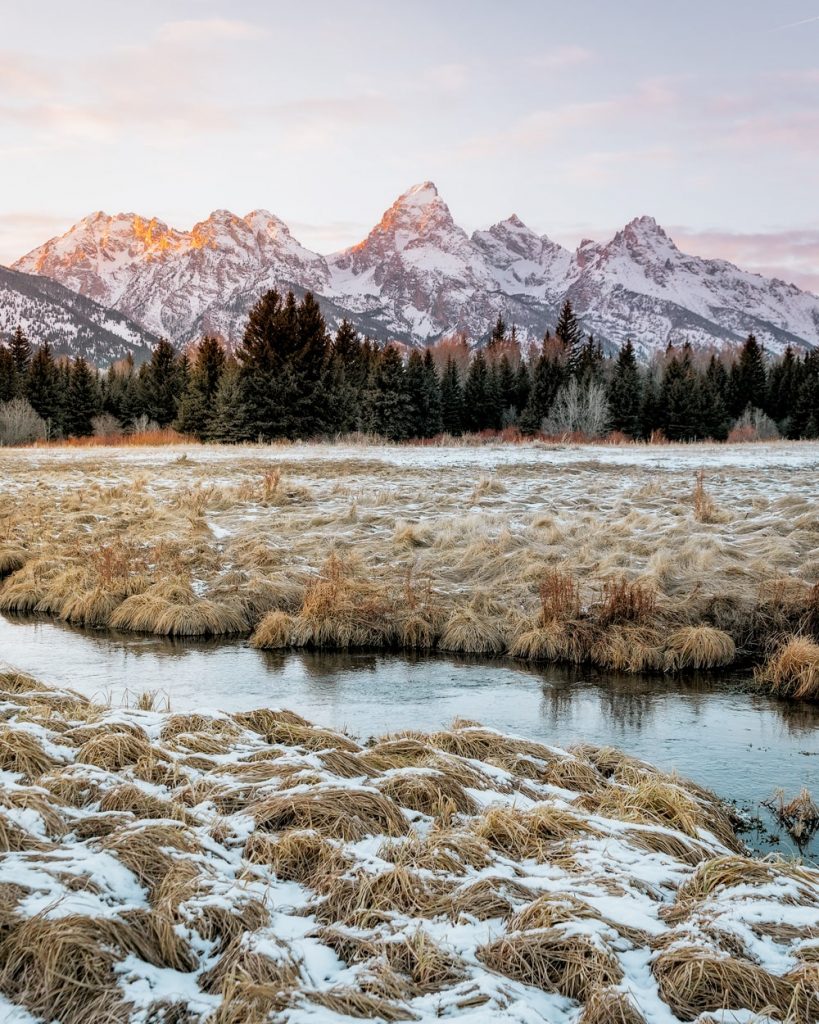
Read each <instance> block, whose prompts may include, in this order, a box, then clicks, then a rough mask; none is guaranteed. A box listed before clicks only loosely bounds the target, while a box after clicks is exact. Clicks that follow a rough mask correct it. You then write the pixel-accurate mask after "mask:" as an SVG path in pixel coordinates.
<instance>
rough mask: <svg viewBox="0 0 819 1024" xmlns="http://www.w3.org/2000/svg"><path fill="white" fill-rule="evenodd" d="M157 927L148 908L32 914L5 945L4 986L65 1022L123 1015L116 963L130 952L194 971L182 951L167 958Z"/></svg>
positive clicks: (1, 955) (0, 952) (1, 952)
mask: <svg viewBox="0 0 819 1024" xmlns="http://www.w3.org/2000/svg"><path fill="white" fill-rule="evenodd" d="M159 945H160V944H159V942H158V937H157V933H156V928H155V925H154V922H153V920H152V919H151V917H150V915H147V914H145V913H144V911H135V912H131V913H130V915H129V916H128V918H127V919H126V918H125V917H123V918H122V919H117V918H110V919H109V918H92V917H84V916H81V915H79V914H70V915H66V916H64V917H58V918H53V919H52V918H48V917H45V916H43V915H37V916H35V917H31V918H28V919H27V920H25V921H22V922H21V923H20V924H19V925H18V926H17V927H16V928H14V929H13V930H12V931H11V933H10V934H9V935H8V937H7V938H6V939H5V940H4V941H3V942H2V945H0V964H2V969H0V990H2V991H3V992H4V993H5V994H6V995H8V996H10V997H11V998H12V999H13V1000H14V1001H15V1002H17V1003H21V1004H22V1005H23V1006H25V1007H27V1008H28V1009H29V1010H30V1011H31V1012H32V1013H33V1014H35V1015H36V1016H38V1017H42V1018H43V1019H45V1020H59V1021H60V1024H87V1022H88V1021H108V1020H110V1021H115V1020H116V1021H119V1020H123V1018H124V1013H123V1009H124V1008H123V1004H122V993H121V990H120V989H119V988H118V987H117V977H116V974H115V966H116V964H117V963H118V962H119V961H121V960H122V959H123V958H124V957H125V956H127V955H128V953H135V954H136V955H137V956H139V957H141V958H142V959H144V960H147V961H148V962H149V963H153V964H156V965H157V966H171V967H174V968H177V969H178V968H182V969H186V970H191V969H192V967H193V964H192V962H191V961H188V962H187V963H185V961H184V958H183V957H181V956H180V953H179V950H180V945H179V940H178V938H177V940H176V944H175V945H176V950H175V951H174V955H173V957H172V960H163V959H162V957H161V954H160V950H159Z"/></svg>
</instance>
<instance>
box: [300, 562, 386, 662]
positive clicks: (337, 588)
mask: <svg viewBox="0 0 819 1024" xmlns="http://www.w3.org/2000/svg"><path fill="white" fill-rule="evenodd" d="M392 612H393V603H392V602H391V601H390V600H389V598H388V597H387V595H386V594H385V593H384V592H383V591H382V590H381V589H380V588H379V587H377V586H376V585H375V584H374V583H373V582H372V581H371V580H370V579H367V578H365V577H362V576H361V575H357V574H356V573H355V572H354V571H353V567H352V566H351V565H350V564H349V563H348V562H344V561H342V560H341V559H340V558H338V557H337V556H336V555H331V556H330V558H328V559H327V561H326V562H325V564H324V566H323V568H322V571H321V574H320V575H319V576H318V577H317V578H316V579H315V580H314V581H313V582H312V584H311V585H310V586H309V587H308V588H307V592H306V593H305V595H304V601H303V602H302V606H301V608H300V609H299V613H298V615H296V616H295V617H294V622H293V632H292V642H293V644H295V645H296V646H298V647H339V648H342V649H344V648H348V647H383V646H386V645H388V644H389V643H390V641H391V640H392V637H393V627H392Z"/></svg>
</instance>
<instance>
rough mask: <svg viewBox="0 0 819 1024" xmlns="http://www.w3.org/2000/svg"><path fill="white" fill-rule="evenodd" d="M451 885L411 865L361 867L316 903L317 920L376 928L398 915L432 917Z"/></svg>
mask: <svg viewBox="0 0 819 1024" xmlns="http://www.w3.org/2000/svg"><path fill="white" fill-rule="evenodd" d="M448 891H449V886H448V885H447V884H446V883H444V882H443V881H442V880H441V879H433V878H425V877H424V876H423V875H421V874H417V873H416V872H414V871H411V870H410V869H409V868H405V867H400V866H393V867H390V868H388V869H387V870H385V871H381V872H379V873H378V874H370V873H369V872H367V871H364V870H359V871H357V872H356V873H355V875H353V876H352V877H347V878H343V879H338V880H337V881H336V884H335V885H334V886H333V887H332V888H331V889H330V891H329V893H328V895H327V896H326V897H325V898H324V900H323V901H322V902H321V903H320V904H319V905H318V906H317V907H316V909H315V914H316V918H317V920H319V921H321V922H323V923H325V924H337V923H338V924H344V925H349V926H350V927H356V928H375V927H377V926H378V925H379V924H383V923H384V922H385V921H390V920H392V919H393V918H394V917H395V916H396V915H407V914H409V915H412V916H413V917H429V916H432V915H433V914H435V913H440V912H441V909H442V906H443V900H444V898H445V896H446V894H447V893H448Z"/></svg>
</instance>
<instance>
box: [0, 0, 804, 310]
mask: <svg viewBox="0 0 819 1024" xmlns="http://www.w3.org/2000/svg"><path fill="white" fill-rule="evenodd" d="M4 8H5V9H4V11H3V34H2V38H0V129H2V131H1V132H0V168H2V185H3V188H2V189H0V262H11V261H12V260H14V259H15V258H16V257H18V256H19V255H22V254H23V253H24V252H26V251H27V250H29V249H30V248H32V247H33V246H35V245H37V244H38V243H40V242H41V241H44V240H45V239H46V238H48V237H50V236H51V235H53V234H55V233H59V232H61V231H64V230H65V229H66V228H67V227H69V226H70V225H71V224H72V223H74V222H75V221H76V220H78V219H79V218H80V217H82V216H84V215H85V214H87V213H89V212H91V211H93V210H97V209H103V210H106V211H107V212H110V213H115V212H119V211H134V212H138V213H141V214H143V215H147V216H151V215H156V216H158V217H160V218H162V219H163V220H166V221H167V222H169V223H171V224H174V225H175V226H178V227H180V228H186V227H190V226H191V225H192V224H193V223H194V222H195V221H197V220H200V219H202V218H204V217H206V216H207V215H208V213H209V212H210V211H211V210H213V209H215V208H219V207H227V208H229V209H232V210H234V211H235V212H237V213H240V214H242V213H245V212H247V211H248V210H251V209H254V208H259V207H263V208H267V209H270V210H272V211H273V212H274V213H276V214H278V215H279V216H281V217H282V218H283V219H284V220H286V221H287V222H288V223H289V224H290V225H291V227H292V228H293V231H294V233H295V234H296V235H297V236H298V237H299V238H300V239H301V241H302V242H303V243H304V244H305V245H308V246H310V247H312V248H314V249H317V250H319V251H324V252H327V251H331V250H334V249H337V248H341V247H343V246H345V245H349V244H351V243H353V242H355V241H357V240H359V239H360V237H361V236H362V235H363V234H364V233H365V232H366V231H367V230H369V228H370V227H371V226H372V225H373V224H374V223H375V222H376V221H377V219H378V218H379V216H380V214H381V212H382V211H383V210H384V209H385V208H386V207H387V206H388V205H389V204H390V203H391V202H392V201H393V199H394V198H395V197H396V195H398V193H400V192H401V191H403V190H404V189H405V188H406V187H407V186H409V185H410V184H412V183H413V182H416V181H423V180H426V179H432V180H434V181H435V182H436V183H437V184H438V187H439V189H440V191H441V194H442V195H443V197H444V198H445V199H446V201H447V202H448V203H449V205H450V207H451V209H452V212H453V215H454V216H455V219H456V220H457V221H458V223H460V224H462V225H463V226H464V227H465V228H466V229H467V230H472V229H474V228H476V227H482V226H486V225H488V224H491V223H493V222H494V221H497V220H499V219H501V218H502V217H505V216H508V215H509V214H510V213H512V212H516V213H518V214H519V215H520V216H521V218H522V219H523V220H524V221H525V222H526V223H528V224H529V225H530V226H531V227H532V228H534V229H535V230H538V231H540V232H545V233H548V234H550V235H551V236H553V237H555V238H556V239H558V240H560V241H563V242H564V243H575V242H576V241H577V240H579V238H580V237H582V236H586V237H592V238H600V239H603V238H606V237H609V236H610V235H611V234H612V233H613V231H614V230H616V229H617V228H618V227H619V226H621V225H622V224H624V223H625V222H626V221H628V220H630V219H631V218H632V217H634V216H637V215H639V214H643V213H648V214H651V215H653V216H654V217H656V218H657V220H658V221H659V222H660V223H661V224H663V225H664V226H665V227H666V229H667V230H668V231H669V233H670V234H671V235H672V237H673V238H675V239H676V240H677V242H678V244H679V245H680V246H681V248H683V249H685V250H687V251H690V252H695V253H698V254H701V255H704V256H721V257H724V258H726V259H730V260H732V261H734V262H737V263H739V264H740V265H743V266H746V267H748V268H749V269H753V270H759V271H760V272H763V273H766V274H775V275H777V276H780V277H783V278H785V279H787V280H792V281H794V282H796V283H797V284H799V285H801V286H803V287H808V288H811V289H813V290H814V291H819V206H818V205H817V195H816V193H817V173H816V168H817V167H818V166H819V59H818V58H817V54H819V3H817V0H784V2H780V3H779V4H776V5H772V4H770V3H768V2H763V0H744V2H739V0H722V2H720V3H718V4H715V3H713V2H711V0H709V2H707V3H706V2H704V0H690V2H689V3H686V4H684V5H658V4H656V3H655V2H649V0H630V2H629V3H628V4H626V5H621V4H611V3H609V2H607V0H605V2H604V0H578V2H577V3H575V4H571V5H568V4H565V3H553V2H547V0H540V2H536V0H510V2H509V3H507V4H505V5H499V4H497V3H494V2H492V3H490V2H488V0H487V2H478V0H437V2H431V0H414V2H413V4H412V5H397V4H383V3H378V2H375V0H350V2H348V3H345V4H338V3H331V2H329V0H303V2H302V3H300V4H298V5H290V4H288V5H285V4H283V3H278V2H264V0H234V2H232V3H230V4H228V3H224V2H218V0H145V2H143V3H142V4H138V5H125V4H120V3H109V2H103V0H76V2H74V3H72V4H70V5H67V4H64V3H62V2H59V3H58V2H56V0H41V2H40V3H38V4H37V5H34V6H32V5H27V4H11V3H5V4H4Z"/></svg>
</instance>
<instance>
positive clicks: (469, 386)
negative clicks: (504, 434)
mask: <svg viewBox="0 0 819 1024" xmlns="http://www.w3.org/2000/svg"><path fill="white" fill-rule="evenodd" d="M489 419H490V410H489V370H488V367H487V365H486V358H485V356H484V354H483V352H478V353H477V354H476V355H475V357H474V358H473V360H472V362H471V363H470V364H469V369H468V370H467V374H466V381H465V382H464V412H463V424H464V429H465V430H468V431H473V432H475V433H477V432H478V431H480V430H485V429H487V427H489Z"/></svg>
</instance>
